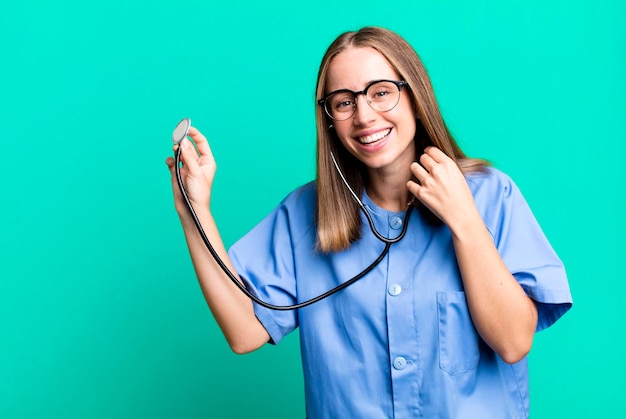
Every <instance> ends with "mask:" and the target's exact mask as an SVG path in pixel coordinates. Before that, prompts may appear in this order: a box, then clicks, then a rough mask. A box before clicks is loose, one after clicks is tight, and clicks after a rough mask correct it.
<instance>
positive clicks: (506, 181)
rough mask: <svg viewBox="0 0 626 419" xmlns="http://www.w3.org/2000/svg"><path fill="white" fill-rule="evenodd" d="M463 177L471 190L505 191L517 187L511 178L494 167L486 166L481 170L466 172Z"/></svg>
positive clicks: (484, 191)
mask: <svg viewBox="0 0 626 419" xmlns="http://www.w3.org/2000/svg"><path fill="white" fill-rule="evenodd" d="M465 178H466V179H467V183H468V184H469V186H470V189H471V190H472V192H479V191H482V192H483V193H486V192H491V193H498V192H500V193H506V192H510V191H511V189H513V188H515V189H517V186H516V185H515V183H514V182H513V179H511V178H510V177H509V175H507V174H506V173H504V172H502V171H501V170H499V169H496V168H495V167H487V168H485V169H484V170H482V171H476V172H471V173H466V174H465Z"/></svg>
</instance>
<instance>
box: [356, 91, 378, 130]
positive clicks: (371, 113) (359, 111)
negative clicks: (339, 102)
mask: <svg viewBox="0 0 626 419" xmlns="http://www.w3.org/2000/svg"><path fill="white" fill-rule="evenodd" d="M355 103H356V109H355V111H354V123H355V124H356V125H366V124H367V123H368V122H371V121H373V120H374V119H376V115H377V113H376V111H375V110H374V109H372V107H371V106H370V104H369V103H368V102H367V97H366V96H365V95H364V94H359V95H357V96H356V99H355Z"/></svg>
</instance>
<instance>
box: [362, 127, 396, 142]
mask: <svg viewBox="0 0 626 419" xmlns="http://www.w3.org/2000/svg"><path fill="white" fill-rule="evenodd" d="M390 132H391V128H387V129H386V130H383V131H379V132H377V133H374V134H372V135H367V136H365V137H357V140H358V141H359V142H360V143H361V144H373V143H375V142H377V141H380V140H382V139H383V138H385V137H386V136H388V135H389V133H390Z"/></svg>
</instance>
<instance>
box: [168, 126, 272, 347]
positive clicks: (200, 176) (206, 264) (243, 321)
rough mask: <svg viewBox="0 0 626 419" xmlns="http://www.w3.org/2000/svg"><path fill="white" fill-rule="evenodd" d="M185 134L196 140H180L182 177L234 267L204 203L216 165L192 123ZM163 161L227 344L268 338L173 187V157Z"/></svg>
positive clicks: (175, 185)
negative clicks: (212, 254) (204, 240)
mask: <svg viewBox="0 0 626 419" xmlns="http://www.w3.org/2000/svg"><path fill="white" fill-rule="evenodd" d="M189 136H191V138H192V139H193V140H194V142H195V143H196V145H197V148H198V152H196V150H195V149H194V147H193V145H192V144H191V142H190V141H189V140H188V139H185V140H183V142H182V143H181V147H182V153H181V160H182V162H183V167H182V168H181V177H182V179H183V182H184V184H185V188H186V190H187V194H188V196H189V199H190V201H191V203H192V205H193V207H194V210H195V212H196V214H197V216H198V219H199V220H200V223H201V224H202V226H203V228H204V231H205V233H206V235H207V237H208V239H209V241H210V242H211V244H212V245H213V247H214V248H215V251H216V252H217V253H218V254H219V256H220V257H221V258H222V260H224V262H225V263H226V265H227V266H228V267H229V269H230V270H231V271H233V272H234V269H233V267H232V263H231V262H230V260H229V259H228V255H227V252H226V249H225V247H224V244H223V242H222V239H221V237H220V234H219V231H218V229H217V226H216V224H215V221H214V219H213V216H212V214H211V211H210V209H209V208H210V196H211V186H212V184H213V179H214V176H215V170H216V164H215V160H214V158H213V154H212V153H211V150H210V147H209V144H208V142H207V140H206V138H205V137H204V136H203V135H202V134H201V133H200V132H199V131H198V130H197V129H195V128H193V127H192V128H190V130H189ZM166 163H167V166H168V167H169V169H170V173H171V176H172V188H173V191H174V202H175V206H176V211H177V212H178V215H179V217H180V221H181V224H182V227H183V230H184V233H185V239H186V241H187V246H188V248H189V254H190V255H191V260H192V262H193V266H194V269H195V271H196V276H197V277H198V282H199V284H200V288H201V289H202V293H203V294H204V298H205V299H206V301H207V303H208V305H209V308H210V309H211V312H212V313H213V316H214V317H215V320H216V321H217V323H218V325H219V326H220V328H221V330H222V332H223V333H224V336H225V337H226V340H227V341H228V344H229V345H230V347H231V349H232V350H233V351H234V352H236V353H246V352H251V351H253V350H255V349H257V348H259V347H260V346H262V345H263V344H264V343H266V342H268V341H269V334H268V333H267V331H266V330H265V328H264V327H263V325H262V324H261V322H260V321H259V320H258V319H257V318H256V316H255V314H254V309H253V305H252V301H250V299H249V298H248V297H246V296H245V295H244V294H243V293H242V292H241V291H240V290H239V289H237V287H236V286H235V285H234V284H233V283H232V282H231V281H230V279H228V277H227V276H226V275H225V274H224V273H223V272H222V270H221V268H220V267H219V266H218V265H217V263H215V261H214V260H213V257H212V256H211V255H210V253H209V251H208V250H207V249H206V247H205V245H204V242H203V241H202V238H201V237H200V234H199V233H198V231H197V228H196V225H195V224H194V222H193V219H192V217H191V214H190V213H189V210H188V209H187V206H186V204H185V201H184V199H183V197H182V194H181V193H180V190H179V188H178V183H177V181H176V174H175V167H174V166H175V161H174V159H173V158H172V157H169V158H167V160H166Z"/></svg>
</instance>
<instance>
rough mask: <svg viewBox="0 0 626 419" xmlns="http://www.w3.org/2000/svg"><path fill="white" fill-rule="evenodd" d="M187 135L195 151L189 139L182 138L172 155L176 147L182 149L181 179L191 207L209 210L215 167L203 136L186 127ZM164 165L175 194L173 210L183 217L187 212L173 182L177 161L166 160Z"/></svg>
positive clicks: (171, 158) (169, 158) (176, 184)
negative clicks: (190, 139)
mask: <svg viewBox="0 0 626 419" xmlns="http://www.w3.org/2000/svg"><path fill="white" fill-rule="evenodd" d="M188 135H189V136H190V137H191V138H192V139H193V141H194V142H195V143H196V148H197V151H196V148H194V146H193V144H192V143H191V141H189V139H188V138H185V139H184V140H183V141H182V142H181V143H180V144H179V145H175V146H174V148H173V150H174V153H176V152H177V149H178V147H179V146H180V147H182V151H181V162H182V167H181V168H180V176H181V179H182V181H183V184H184V185H185V189H186V191H187V196H188V197H189V200H190V201H191V204H192V205H193V207H194V208H207V209H208V208H209V205H210V202H211V187H212V185H213V179H214V177H215V170H216V169H217V165H216V164H215V159H214V158H213V153H212V152H211V148H210V147H209V142H208V141H207V139H206V138H205V136H204V135H202V133H201V132H200V131H198V130H197V129H196V128H194V127H190V128H189V134H188ZM165 162H166V164H167V166H168V167H169V169H170V173H171V176H172V190H173V192H174V203H175V205H176V211H178V213H179V214H184V213H185V212H187V211H188V209H187V204H186V203H185V201H184V199H183V196H182V193H181V192H180V188H179V187H178V182H177V180H176V170H175V169H176V167H175V166H176V161H175V159H174V158H173V157H168V158H167V159H166V161H165Z"/></svg>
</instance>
